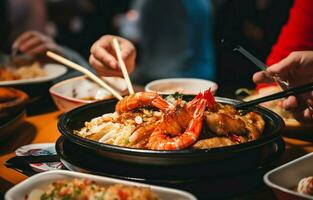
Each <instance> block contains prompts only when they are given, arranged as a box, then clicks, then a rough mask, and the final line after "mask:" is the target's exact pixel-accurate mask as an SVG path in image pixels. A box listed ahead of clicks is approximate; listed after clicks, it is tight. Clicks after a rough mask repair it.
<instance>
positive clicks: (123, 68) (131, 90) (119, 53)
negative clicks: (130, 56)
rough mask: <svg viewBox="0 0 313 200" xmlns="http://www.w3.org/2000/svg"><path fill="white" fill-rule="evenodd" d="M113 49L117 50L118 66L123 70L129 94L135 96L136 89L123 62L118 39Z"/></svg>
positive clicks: (114, 42) (115, 40)
mask: <svg viewBox="0 0 313 200" xmlns="http://www.w3.org/2000/svg"><path fill="white" fill-rule="evenodd" d="M113 47H114V49H115V53H116V56H117V60H118V64H119V66H120V68H121V70H122V73H123V76H124V79H125V81H126V84H127V88H128V92H129V94H134V93H135V92H134V88H133V85H132V83H131V81H130V78H129V75H128V72H127V68H126V65H125V63H124V61H123V58H122V54H121V48H120V45H119V44H118V41H117V39H116V38H113Z"/></svg>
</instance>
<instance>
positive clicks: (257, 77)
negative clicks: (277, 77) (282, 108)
mask: <svg viewBox="0 0 313 200" xmlns="http://www.w3.org/2000/svg"><path fill="white" fill-rule="evenodd" d="M253 81H254V83H256V84H259V83H271V82H273V79H272V78H270V77H269V76H268V75H266V72H264V71H260V72H256V73H255V74H254V75H253Z"/></svg>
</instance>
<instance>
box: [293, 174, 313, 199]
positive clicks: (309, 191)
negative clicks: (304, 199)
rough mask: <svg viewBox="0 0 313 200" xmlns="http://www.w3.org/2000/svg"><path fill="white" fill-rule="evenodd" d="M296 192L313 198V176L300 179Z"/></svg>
mask: <svg viewBox="0 0 313 200" xmlns="http://www.w3.org/2000/svg"><path fill="white" fill-rule="evenodd" d="M297 191H298V192H299V193H302V194H306V195H312V196H313V176H309V177H306V178H303V179H301V180H300V181H299V183H298V187H297Z"/></svg>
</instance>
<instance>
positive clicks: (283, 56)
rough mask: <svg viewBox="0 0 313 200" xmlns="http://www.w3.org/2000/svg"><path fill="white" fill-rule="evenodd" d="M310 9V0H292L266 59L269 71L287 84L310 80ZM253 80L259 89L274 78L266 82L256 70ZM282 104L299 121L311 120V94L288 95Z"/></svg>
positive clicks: (312, 43)
mask: <svg viewBox="0 0 313 200" xmlns="http://www.w3.org/2000/svg"><path fill="white" fill-rule="evenodd" d="M312 9H313V2H312V1H311V0H296V1H294V5H293V7H292V9H291V10H290V15H289V19H288V21H287V23H286V25H285V26H284V27H283V28H282V31H281V33H280V35H279V37H278V40H277V42H276V44H275V45H274V46H273V48H272V51H271V53H270V55H269V56H268V58H267V65H268V66H270V67H269V68H268V71H269V72H272V73H277V74H278V75H279V76H281V78H282V79H283V80H287V81H288V82H289V86H290V87H296V86H300V85H303V84H307V83H310V82H313V53H312V50H313V32H312V29H313V20H312V19H313V12H312ZM299 51H300V52H299ZM299 77H301V78H299ZM254 81H255V82H256V83H258V86H257V88H258V89H259V88H262V87H266V86H269V85H273V81H272V84H268V83H269V82H270V80H269V79H268V78H266V77H265V76H264V72H258V73H256V74H255V75H254ZM274 85H275V84H274ZM283 107H284V108H285V109H287V110H290V111H292V112H293V113H294V114H295V117H296V118H297V119H299V120H312V118H313V100H312V93H307V94H304V95H301V96H299V97H294V96H290V97H288V98H287V99H286V100H285V101H284V102H283Z"/></svg>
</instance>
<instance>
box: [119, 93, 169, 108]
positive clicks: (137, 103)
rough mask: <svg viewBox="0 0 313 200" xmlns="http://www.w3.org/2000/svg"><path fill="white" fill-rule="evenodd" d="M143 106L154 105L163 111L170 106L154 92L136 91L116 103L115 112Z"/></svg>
mask: <svg viewBox="0 0 313 200" xmlns="http://www.w3.org/2000/svg"><path fill="white" fill-rule="evenodd" d="M144 106H155V107H157V108H159V109H160V110H163V111H165V110H167V109H169V108H170V107H171V106H170V104H168V103H167V102H166V101H165V100H164V99H163V98H162V97H161V96H160V95H159V94H157V93H155V92H137V93H135V94H131V95H129V96H127V97H124V98H123V99H122V100H121V101H119V102H118V103H117V104H116V112H117V113H122V112H127V111H131V110H133V109H136V108H139V107H144Z"/></svg>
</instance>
